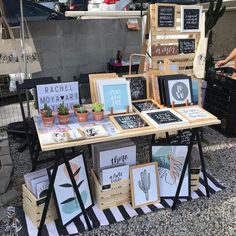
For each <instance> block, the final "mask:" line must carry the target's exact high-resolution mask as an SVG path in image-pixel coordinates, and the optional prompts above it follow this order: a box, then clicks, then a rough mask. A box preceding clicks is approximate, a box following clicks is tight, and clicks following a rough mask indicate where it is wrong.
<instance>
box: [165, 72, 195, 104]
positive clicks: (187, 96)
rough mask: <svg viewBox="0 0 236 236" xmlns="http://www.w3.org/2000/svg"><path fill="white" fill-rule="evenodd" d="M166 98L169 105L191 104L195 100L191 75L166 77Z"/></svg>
mask: <svg viewBox="0 0 236 236" xmlns="http://www.w3.org/2000/svg"><path fill="white" fill-rule="evenodd" d="M164 86H165V98H166V105H167V106H168V107H170V106H172V104H174V106H180V105H185V104H186V103H188V104H191V103H192V102H193V94H192V80H191V76H186V75H182V76H176V77H174V76H172V77H170V78H168V77H167V78H165V81H164Z"/></svg>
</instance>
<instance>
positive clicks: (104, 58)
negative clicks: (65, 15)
mask: <svg viewBox="0 0 236 236" xmlns="http://www.w3.org/2000/svg"><path fill="white" fill-rule="evenodd" d="M126 22H127V19H108V20H107V19H106V20H67V21H45V22H29V28H30V31H31V33H32V36H33V39H34V43H35V47H36V49H37V52H38V54H39V59H40V63H41V66H42V72H40V73H35V74H34V75H33V76H35V77H38V76H54V77H56V76H61V77H62V80H63V81H71V80H72V78H73V76H75V75H76V76H78V75H79V74H80V73H93V72H101V71H106V70H107V62H108V61H109V59H110V58H112V57H115V56H116V52H117V50H124V52H125V56H127V57H129V55H130V54H131V53H140V51H141V31H130V30H128V29H127V27H126Z"/></svg>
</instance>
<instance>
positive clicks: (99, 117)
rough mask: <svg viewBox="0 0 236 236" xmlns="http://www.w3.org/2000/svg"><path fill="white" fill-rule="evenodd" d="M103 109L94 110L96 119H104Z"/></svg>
mask: <svg viewBox="0 0 236 236" xmlns="http://www.w3.org/2000/svg"><path fill="white" fill-rule="evenodd" d="M103 113H104V112H103V111H96V112H95V111H93V119H94V120H96V121H99V120H102V119H103Z"/></svg>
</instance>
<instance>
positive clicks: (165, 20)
mask: <svg viewBox="0 0 236 236" xmlns="http://www.w3.org/2000/svg"><path fill="white" fill-rule="evenodd" d="M157 26H158V27H163V28H169V27H174V26H175V6H167V5H166V6H164V5H163V6H158V8H157Z"/></svg>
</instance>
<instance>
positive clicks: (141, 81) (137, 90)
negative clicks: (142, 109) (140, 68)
mask: <svg viewBox="0 0 236 236" xmlns="http://www.w3.org/2000/svg"><path fill="white" fill-rule="evenodd" d="M127 80H129V81H130V93H131V100H141V99H147V98H148V94H147V80H146V78H144V77H141V76H140V77H129V78H127Z"/></svg>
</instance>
